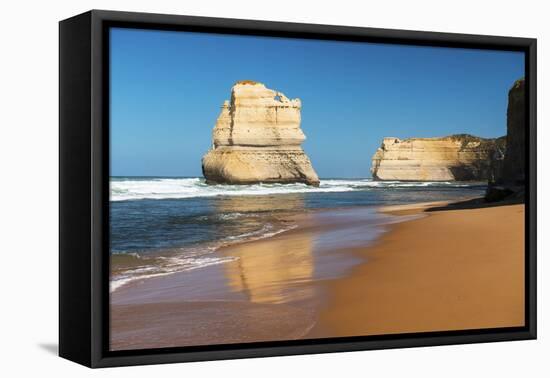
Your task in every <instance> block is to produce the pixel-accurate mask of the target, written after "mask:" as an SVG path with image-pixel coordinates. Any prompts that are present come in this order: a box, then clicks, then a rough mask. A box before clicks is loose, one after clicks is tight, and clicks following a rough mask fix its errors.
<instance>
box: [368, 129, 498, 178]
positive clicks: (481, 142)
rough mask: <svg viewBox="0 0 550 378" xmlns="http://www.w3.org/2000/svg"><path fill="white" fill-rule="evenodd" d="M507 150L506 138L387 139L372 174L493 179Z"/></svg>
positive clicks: (378, 154) (452, 136)
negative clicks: (494, 167) (495, 167)
mask: <svg viewBox="0 0 550 378" xmlns="http://www.w3.org/2000/svg"><path fill="white" fill-rule="evenodd" d="M504 149H505V138H504V137H501V138H497V139H484V138H478V137H475V136H472V135H467V134H460V135H451V136H448V137H442V138H410V139H405V140H401V139H398V138H384V140H383V142H382V145H381V146H380V148H379V149H378V150H377V151H376V153H375V154H374V156H373V157H372V168H371V172H372V176H373V178H374V179H375V180H383V181H393V180H396V181H471V180H476V181H478V180H479V181H483V180H488V179H490V175H491V164H492V161H493V160H494V159H499V158H501V157H502V156H503V154H504Z"/></svg>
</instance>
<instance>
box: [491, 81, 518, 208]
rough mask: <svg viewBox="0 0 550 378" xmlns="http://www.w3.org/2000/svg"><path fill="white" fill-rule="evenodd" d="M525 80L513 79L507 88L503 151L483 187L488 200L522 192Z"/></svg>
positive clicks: (516, 195)
mask: <svg viewBox="0 0 550 378" xmlns="http://www.w3.org/2000/svg"><path fill="white" fill-rule="evenodd" d="M525 112H526V108H525V80H524V79H520V80H517V81H516V82H515V83H514V85H513V86H512V88H511V89H510V91H509V92H508V110H507V122H506V123H507V125H506V129H507V130H506V131H507V132H506V153H505V155H504V159H503V160H502V162H500V164H495V166H494V168H493V180H492V182H491V183H490V185H489V188H488V190H487V199H488V200H495V201H496V200H500V199H503V198H505V197H508V196H515V197H517V198H522V197H523V196H524V192H525V169H526V167H525V164H526V159H527V151H526V146H525V131H526V130H525V115H526V114H525Z"/></svg>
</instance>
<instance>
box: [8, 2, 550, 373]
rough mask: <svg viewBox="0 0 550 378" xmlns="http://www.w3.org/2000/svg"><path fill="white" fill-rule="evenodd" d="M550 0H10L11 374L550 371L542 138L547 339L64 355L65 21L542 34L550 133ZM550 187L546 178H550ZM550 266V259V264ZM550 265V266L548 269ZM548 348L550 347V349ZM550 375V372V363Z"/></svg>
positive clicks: (542, 114) (542, 130) (541, 120)
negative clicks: (61, 51) (61, 139)
mask: <svg viewBox="0 0 550 378" xmlns="http://www.w3.org/2000/svg"><path fill="white" fill-rule="evenodd" d="M545 3H546V2H545V1H540V0H539V1H532V0H524V1H518V0H514V1H508V0H500V1H479V0H473V1H472V0H460V1H454V2H446V1H437V0H434V1H425V0H412V1H407V0H402V1H390V0H387V1H371V2H369V1H355V2H354V1H351V0H350V1H348V0H337V1H330V2H328V1H325V2H322V1H320V0H318V1H313V0H312V1H302V2H299V1H298V0H278V1H269V2H262V1H246V0H226V1H219V2H216V1H214V0H200V1H191V0H189V1H175V0H174V1H168V0H166V1H165V0H154V1H152V0H149V1H143V0H131V1H130V0H129V1H124V0H111V1H106V0H95V1H91V0H83V1H65V0H64V1H55V2H53V1H52V2H50V1H24V0H19V1H5V2H3V3H2V5H1V6H0V7H1V14H2V21H1V22H0V28H1V32H0V52H1V56H0V67H1V69H0V91H1V92H0V93H1V95H2V99H1V102H0V104H1V106H0V119H1V121H0V133H1V134H0V164H1V170H0V180H1V184H0V191H1V192H0V201H1V203H0V217H1V218H0V219H1V221H2V224H1V225H2V226H1V230H2V231H1V232H0V235H1V237H0V242H1V244H0V256H1V258H0V283H1V284H0V293H1V297H0V330H1V332H0V361H1V362H0V375H1V376H4V377H17V376H41V375H47V376H50V375H54V374H55V375H56V376H70V377H80V376H96V377H97V376H100V375H101V376H104V377H126V376H128V377H129V376H132V377H150V376H163V377H176V376H178V377H182V376H187V377H191V376H201V377H208V376H238V377H259V376H262V377H281V376H283V377H293V376H298V374H303V375H305V376H308V377H313V376H315V377H318V376H319V377H325V376H326V377H332V376H340V377H343V376H350V375H357V376H365V375H372V376H377V377H384V376H407V377H408V376H413V377H415V376H422V377H441V376H443V377H461V378H463V377H470V376H472V377H478V376H487V377H489V376H496V377H499V378H502V377H520V376H535V377H536V376H543V375H544V373H546V374H548V373H550V363H549V362H548V351H549V350H550V341H549V340H548V339H549V337H550V326H549V325H548V323H547V322H546V321H545V320H547V319H545V317H548V301H545V300H544V298H543V296H545V295H547V292H548V290H547V289H548V285H549V275H550V273H549V272H548V269H544V265H546V264H547V261H548V260H547V259H546V256H545V253H546V252H548V250H549V247H550V244H549V239H548V238H547V237H545V235H544V233H545V231H546V232H548V226H549V222H548V216H547V214H548V212H549V211H550V209H549V208H548V201H547V199H546V198H545V195H546V194H548V189H547V188H548V185H549V184H550V183H549V182H548V176H547V175H546V174H545V172H544V171H546V173H547V170H546V169H545V163H549V162H550V161H549V152H548V148H546V149H545V148H544V147H543V146H542V145H541V144H540V143H539V160H538V161H539V235H540V237H539V322H540V328H539V335H540V336H539V340H537V341H526V342H506V343H493V344H477V345H458V346H447V347H435V348H415V349H402V350H387V351H371V352H355V353H339V354H325V355H310V356H297V357H279V358H268V359H251V360H236V361H221V362H207V363H193V364H173V365H163V366H145V367H132V368H116V369H107V370H95V371H93V370H89V369H85V368H82V367H80V366H78V365H76V364H73V363H71V362H68V361H65V360H62V359H60V358H58V357H56V356H55V348H56V344H57V262H58V260H57V246H58V236H57V232H58V227H57V222H58V210H57V205H58V201H57V191H58V184H57V180H58V169H57V164H58V157H57V153H58V152H57V151H58V126H57V122H58V111H57V106H58V101H57V94H58V87H57V80H58V72H57V70H58V67H57V64H58V25H57V22H58V21H59V20H62V19H64V18H68V17H70V16H73V15H75V14H78V13H81V12H84V11H87V10H89V9H93V8H95V9H111V10H127V11H142V12H157V13H174V14H187V15H197V16H214V17H216V16H218V17H230V18H248V19H258V20H274V21H294V22H308V23H324V24H339V25H352V26H371V27H381V28H395V29H413V30H428V31H441V32H461V33H475V34H494V35H508V36H524V37H536V38H538V40H539V44H538V53H539V55H538V67H539V70H538V79H539V81H538V84H539V86H538V107H539V113H538V124H539V141H545V140H550V133H549V131H548V128H547V127H546V124H547V121H548V111H547V109H548V108H546V106H548V105H549V104H548V101H549V99H548V92H547V89H548V88H549V83H548V80H549V73H548V72H547V70H546V69H547V68H548V67H549V64H550V62H549V56H548V54H549V51H550V27H548V14H549V12H548V9H545ZM544 188H546V190H544ZM546 268H547V267H546ZM543 269H544V270H546V272H545V273H546V276H544V272H541V271H542V270H543ZM545 348H546V352H545V351H544V350H545ZM545 376H548V375H545Z"/></svg>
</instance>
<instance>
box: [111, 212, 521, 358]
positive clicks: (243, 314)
mask: <svg viewBox="0 0 550 378" xmlns="http://www.w3.org/2000/svg"><path fill="white" fill-rule="evenodd" d="M470 207H471V208H453V207H448V206H446V204H445V203H430V204H421V205H418V204H417V205H405V206H399V207H386V208H379V209H378V210H373V209H372V208H371V209H354V210H350V211H343V210H328V211H320V212H312V213H310V214H305V215H302V216H300V217H298V219H297V220H298V225H299V226H298V227H297V228H295V229H293V230H290V231H287V232H284V233H281V234H279V235H276V236H274V237H271V238H266V239H263V240H256V241H249V242H245V243H237V244H234V245H231V246H227V247H224V248H222V249H221V250H220V251H219V253H220V254H221V255H226V256H231V258H234V260H232V261H231V262H228V263H224V264H219V265H215V266H211V267H207V268H204V269H201V270H196V271H191V272H186V273H184V274H183V273H177V274H172V275H167V276H161V277H155V278H151V279H147V280H143V281H136V282H132V283H131V284H128V285H126V286H124V287H122V288H120V289H119V290H117V291H115V292H114V293H112V294H111V348H112V349H113V350H119V349H139V348H156V347H166V346H187V345H204V344H213V343H219V344H224V343H242V342H253V341H273V340H288V339H308V338H324V337H340V336H358V335H379V334H395V333H407V332H425V331H443V330H462V329H475V328H493V327H510V326H521V325H523V323H524V249H523V248H524V247H523V246H524V235H523V232H524V231H523V230H524V224H523V222H524V205H523V204H509V205H503V206H496V207H484V206H481V207H480V206H479V205H475V206H470ZM365 211H366V212H368V213H365ZM373 212H375V213H376V214H374V215H373ZM366 215H368V217H367V216H366ZM294 220H296V219H294Z"/></svg>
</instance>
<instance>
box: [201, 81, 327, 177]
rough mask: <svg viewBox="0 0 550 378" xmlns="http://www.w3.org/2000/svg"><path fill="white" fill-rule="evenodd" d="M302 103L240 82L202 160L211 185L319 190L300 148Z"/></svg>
mask: <svg viewBox="0 0 550 378" xmlns="http://www.w3.org/2000/svg"><path fill="white" fill-rule="evenodd" d="M300 110H301V102H300V100H299V99H294V100H290V99H288V98H287V97H285V95H284V94H282V93H280V92H277V91H274V90H271V89H268V88H266V87H265V85H264V84H262V83H257V82H253V81H248V80H247V81H240V82H237V83H236V84H235V85H234V86H233V88H232V89H231V100H230V101H225V102H224V104H223V106H222V110H221V113H220V115H219V117H218V120H217V122H216V125H215V127H214V130H213V132H212V144H213V145H212V149H211V150H210V151H208V153H207V154H206V155H204V157H203V158H202V171H203V175H204V177H205V178H206V182H207V183H209V184H216V183H223V184H253V183H260V182H263V183H297V182H299V183H305V184H308V185H315V186H316V185H319V178H318V176H317V174H316V173H315V171H314V169H313V167H312V165H311V161H310V160H309V158H308V157H307V155H306V154H305V152H304V150H303V149H302V147H301V144H302V143H303V142H304V140H305V139H306V137H305V135H304V133H303V132H302V130H301V129H300V121H301V116H300Z"/></svg>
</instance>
